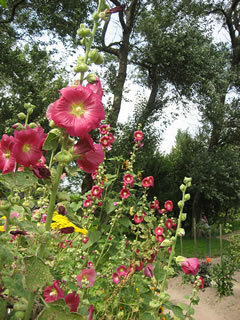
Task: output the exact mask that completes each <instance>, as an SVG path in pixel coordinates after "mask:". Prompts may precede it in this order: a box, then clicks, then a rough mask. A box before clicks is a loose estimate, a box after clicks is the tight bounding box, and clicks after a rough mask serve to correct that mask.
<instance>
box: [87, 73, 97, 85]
mask: <svg viewBox="0 0 240 320" xmlns="http://www.w3.org/2000/svg"><path fill="white" fill-rule="evenodd" d="M86 80H87V82H89V83H95V82H96V81H97V76H96V74H95V73H89V74H88V75H87V77H86Z"/></svg>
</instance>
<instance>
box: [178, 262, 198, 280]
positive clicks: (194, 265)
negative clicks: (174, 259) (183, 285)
mask: <svg viewBox="0 0 240 320" xmlns="http://www.w3.org/2000/svg"><path fill="white" fill-rule="evenodd" d="M199 266H200V262H199V260H198V258H186V259H185V261H183V262H182V263H181V268H182V270H183V272H184V273H185V274H192V275H193V276H195V275H196V274H197V273H198V268H199Z"/></svg>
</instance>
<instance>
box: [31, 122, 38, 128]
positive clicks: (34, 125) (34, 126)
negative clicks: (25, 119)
mask: <svg viewBox="0 0 240 320" xmlns="http://www.w3.org/2000/svg"><path fill="white" fill-rule="evenodd" d="M29 128H31V129H34V128H37V125H36V123H34V122H31V123H30V124H29Z"/></svg>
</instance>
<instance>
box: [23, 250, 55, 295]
mask: <svg viewBox="0 0 240 320" xmlns="http://www.w3.org/2000/svg"><path fill="white" fill-rule="evenodd" d="M23 261H24V265H25V285H26V288H27V289H28V290H29V291H31V292H35V291H37V290H38V289H41V288H42V287H43V286H44V285H46V284H48V283H50V282H52V280H53V277H52V275H51V273H50V269H49V266H47V265H46V264H45V263H44V262H43V261H42V260H41V259H40V258H38V257H36V256H31V257H25V258H24V260H23Z"/></svg>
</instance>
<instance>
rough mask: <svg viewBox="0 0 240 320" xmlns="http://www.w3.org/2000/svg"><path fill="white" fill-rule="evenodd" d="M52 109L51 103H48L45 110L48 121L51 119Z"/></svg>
mask: <svg viewBox="0 0 240 320" xmlns="http://www.w3.org/2000/svg"><path fill="white" fill-rule="evenodd" d="M52 109H53V103H50V104H49V106H48V108H47V112H46V117H47V119H48V121H51V120H52Z"/></svg>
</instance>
